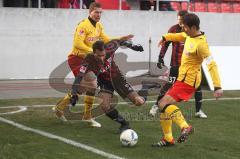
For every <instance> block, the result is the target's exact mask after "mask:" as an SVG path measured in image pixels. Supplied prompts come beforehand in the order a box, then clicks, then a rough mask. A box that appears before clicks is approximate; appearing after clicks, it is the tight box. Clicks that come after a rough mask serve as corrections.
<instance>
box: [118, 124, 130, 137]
mask: <svg viewBox="0 0 240 159" xmlns="http://www.w3.org/2000/svg"><path fill="white" fill-rule="evenodd" d="M127 129H131V128H130V125H129V122H126V124H122V125H121V126H120V127H119V133H120V134H121V133H122V132H123V131H124V130H127Z"/></svg>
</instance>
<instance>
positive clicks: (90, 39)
mask: <svg viewBox="0 0 240 159" xmlns="http://www.w3.org/2000/svg"><path fill="white" fill-rule="evenodd" d="M101 15H102V6H101V4H100V3H97V2H93V3H91V4H90V6H89V16H88V18H86V19H84V20H82V21H81V22H80V23H79V24H78V25H77V28H76V29H75V33H74V39H73V47H72V50H71V51H70V53H69V55H68V64H69V67H70V68H71V70H72V72H73V75H74V76H75V77H76V76H77V74H78V71H79V67H80V64H81V62H82V60H83V59H84V58H85V57H86V55H87V54H89V53H92V45H93V43H94V42H96V41H97V40H100V39H101V40H103V41H104V42H105V43H107V42H109V41H110V40H111V38H110V37H109V36H108V35H106V34H105V31H104V27H103V25H102V24H101V22H100V19H101ZM132 37H133V35H126V36H122V37H119V38H118V39H125V40H129V39H131V38H132ZM88 94H89V93H88V92H87V93H86V94H85V97H84V115H83V121H86V122H88V123H89V124H90V125H91V126H92V127H101V124H100V123H98V122H97V121H95V120H94V119H93V118H92V115H91V111H90V110H91V109H92V105H93V103H94V98H93V97H92V96H91V95H88ZM69 99H70V97H69V95H66V96H65V98H64V100H62V101H61V102H59V103H58V104H57V105H56V106H55V107H54V108H53V109H54V111H55V115H56V116H57V117H58V118H59V119H61V120H62V121H66V119H65V118H64V116H62V110H63V109H62V108H63V107H65V106H67V105H68V104H69Z"/></svg>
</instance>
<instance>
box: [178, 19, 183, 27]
mask: <svg viewBox="0 0 240 159" xmlns="http://www.w3.org/2000/svg"><path fill="white" fill-rule="evenodd" d="M177 20H178V25H179V26H180V27H183V16H178V17H177Z"/></svg>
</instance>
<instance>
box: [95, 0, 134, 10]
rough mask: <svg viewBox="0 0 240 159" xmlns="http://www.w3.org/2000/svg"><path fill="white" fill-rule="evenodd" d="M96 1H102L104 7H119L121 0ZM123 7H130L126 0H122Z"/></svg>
mask: <svg viewBox="0 0 240 159" xmlns="http://www.w3.org/2000/svg"><path fill="white" fill-rule="evenodd" d="M95 1H96V2H99V3H101V5H102V8H103V9H113V10H118V9H119V0H95ZM122 9H123V10H129V9H130V7H129V6H128V4H127V2H126V0H122Z"/></svg>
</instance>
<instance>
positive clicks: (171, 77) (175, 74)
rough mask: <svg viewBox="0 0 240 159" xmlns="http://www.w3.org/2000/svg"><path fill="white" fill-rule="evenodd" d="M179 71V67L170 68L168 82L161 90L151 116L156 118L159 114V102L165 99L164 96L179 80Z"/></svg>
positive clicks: (151, 110)
mask: <svg viewBox="0 0 240 159" xmlns="http://www.w3.org/2000/svg"><path fill="white" fill-rule="evenodd" d="M178 69H179V67H177V66H174V67H171V68H170V72H169V77H168V82H167V83H166V84H165V85H164V86H163V87H162V88H161V89H160V93H159V95H158V97H157V100H156V102H155V104H154V105H153V106H152V108H151V109H150V111H149V114H150V115H152V116H155V115H156V114H157V112H158V102H159V101H160V100H161V99H162V98H163V96H164V95H165V94H166V93H167V91H168V90H169V88H171V87H172V85H173V83H174V82H175V81H176V80H177V77H178Z"/></svg>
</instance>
